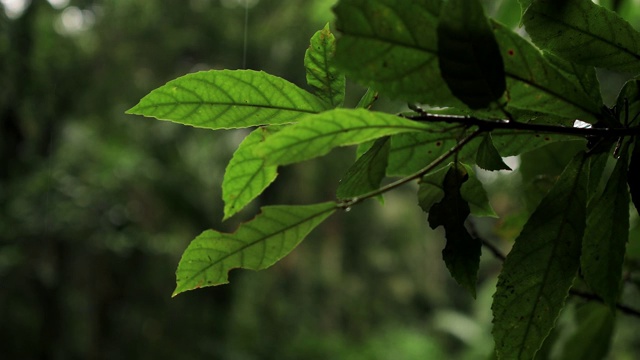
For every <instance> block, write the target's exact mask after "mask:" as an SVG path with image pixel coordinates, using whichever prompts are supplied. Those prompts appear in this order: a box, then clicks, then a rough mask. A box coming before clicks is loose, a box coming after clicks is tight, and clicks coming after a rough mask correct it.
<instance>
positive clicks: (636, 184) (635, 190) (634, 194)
mask: <svg viewBox="0 0 640 360" xmlns="http://www.w3.org/2000/svg"><path fill="white" fill-rule="evenodd" d="M627 182H628V183H629V192H630V193H631V200H632V201H633V205H634V206H635V207H636V211H638V212H639V213H640V137H638V136H636V139H635V142H634V145H633V152H632V153H631V161H630V162H629V174H628V175H627Z"/></svg>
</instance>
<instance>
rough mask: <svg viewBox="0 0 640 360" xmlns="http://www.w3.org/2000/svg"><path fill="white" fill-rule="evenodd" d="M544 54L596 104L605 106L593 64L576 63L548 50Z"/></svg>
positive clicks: (600, 106)
mask: <svg viewBox="0 0 640 360" xmlns="http://www.w3.org/2000/svg"><path fill="white" fill-rule="evenodd" d="M543 56H544V58H545V59H547V60H548V61H549V63H550V64H551V65H553V66H555V67H556V69H558V70H559V71H560V73H561V74H562V76H564V77H565V78H567V79H568V80H570V81H571V83H572V84H575V85H576V86H577V87H578V88H579V89H580V90H582V92H584V93H585V94H587V95H588V96H589V98H590V99H591V101H593V103H594V104H595V105H597V106H598V107H599V108H602V107H603V106H604V105H603V103H602V94H600V81H598V76H597V74H596V69H595V68H594V67H593V66H587V65H580V64H576V63H574V62H570V61H567V60H566V59H563V58H561V57H559V56H556V55H553V54H551V53H548V52H545V53H543Z"/></svg>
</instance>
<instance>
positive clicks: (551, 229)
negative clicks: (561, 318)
mask: <svg viewBox="0 0 640 360" xmlns="http://www.w3.org/2000/svg"><path fill="white" fill-rule="evenodd" d="M584 168H586V167H585V166H584V156H583V154H579V155H578V156H576V157H575V158H574V160H573V161H572V162H571V163H570V164H569V165H568V166H567V167H566V169H565V170H564V172H563V173H562V174H561V175H560V177H559V179H558V180H557V182H556V183H555V185H554V186H553V187H552V189H551V190H550V191H549V193H548V194H547V196H546V197H545V198H544V199H543V200H542V202H541V203H540V205H539V206H538V207H537V209H536V210H535V211H534V212H533V214H532V215H531V217H530V218H529V220H528V221H527V223H526V225H525V226H524V229H523V230H522V232H521V233H520V236H518V238H517V239H516V242H515V245H514V246H513V249H512V250H511V252H510V253H509V255H508V256H507V259H506V260H505V262H504V265H503V268H502V272H501V273H500V276H499V278H498V285H497V289H496V293H495V295H494V299H493V306H492V309H493V315H494V320H493V323H494V327H493V336H494V339H495V342H496V351H497V353H498V358H500V359H532V358H533V356H534V354H535V353H536V351H537V350H538V349H539V348H540V346H541V345H542V343H543V341H544V339H545V338H546V337H547V335H549V332H550V331H551V329H552V328H553V326H554V323H555V320H556V318H557V316H558V314H559V313H560V310H561V309H562V307H563V306H564V301H565V299H566V297H567V296H568V293H569V289H570V288H571V283H572V281H573V279H574V277H575V275H576V272H577V270H578V267H579V261H580V260H579V257H580V244H581V240H582V235H583V233H584V228H585V222H586V214H585V213H586V186H587V185H586V176H585V174H584V173H585V169H584Z"/></svg>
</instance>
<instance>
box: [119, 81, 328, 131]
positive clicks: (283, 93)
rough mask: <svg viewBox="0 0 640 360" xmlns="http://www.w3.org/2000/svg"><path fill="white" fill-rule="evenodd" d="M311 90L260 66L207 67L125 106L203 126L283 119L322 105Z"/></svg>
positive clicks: (242, 125) (245, 124) (324, 106)
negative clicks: (239, 67)
mask: <svg viewBox="0 0 640 360" xmlns="http://www.w3.org/2000/svg"><path fill="white" fill-rule="evenodd" d="M328 107H329V106H328V105H327V104H326V103H325V102H323V101H322V100H320V99H318V98H317V97H316V96H315V95H313V94H310V93H308V92H306V91H304V90H302V89H300V88H299V87H297V86H295V85H294V84H292V83H290V82H288V81H286V80H284V79H281V78H279V77H276V76H273V75H269V74H267V73H264V72H262V71H259V72H258V71H252V70H211V71H202V72H197V73H193V74H188V75H185V76H182V77H179V78H177V79H175V80H172V81H169V82H168V83H167V84H166V85H163V86H161V87H159V88H157V89H155V90H153V91H152V92H151V93H149V94H148V95H147V96H145V97H144V98H142V100H140V102H139V103H138V104H137V105H136V106H134V107H133V108H131V109H129V110H128V111H127V113H128V114H137V115H144V116H149V117H155V118H157V119H160V120H169V121H173V122H177V123H180V124H185V125H191V126H194V127H200V128H207V129H233V128H245V127H250V126H258V125H269V124H271V125H276V124H287V123H292V122H295V121H298V120H299V119H300V118H301V117H303V116H305V115H307V114H313V113H318V112H321V111H324V110H326V109H328Z"/></svg>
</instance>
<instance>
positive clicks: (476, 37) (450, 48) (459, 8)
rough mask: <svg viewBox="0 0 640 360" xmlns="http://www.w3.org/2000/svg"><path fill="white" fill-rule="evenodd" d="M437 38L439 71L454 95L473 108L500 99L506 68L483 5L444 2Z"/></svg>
mask: <svg viewBox="0 0 640 360" xmlns="http://www.w3.org/2000/svg"><path fill="white" fill-rule="evenodd" d="M437 35H438V56H439V59H438V60H439V65H440V72H441V74H442V77H443V78H444V81H445V82H446V83H447V85H448V87H449V89H450V90H451V92H452V93H453V95H455V96H456V97H457V98H458V99H460V100H462V102H464V103H465V104H467V105H468V106H469V107H470V108H472V109H480V108H485V107H487V106H489V104H491V103H492V102H493V101H495V100H498V99H499V98H500V97H501V96H502V94H503V93H504V91H505V89H506V83H505V77H504V76H505V75H504V65H503V63H502V56H501V54H500V48H499V47H498V43H497V42H496V39H495V37H494V35H493V30H492V29H491V27H490V26H489V22H488V20H487V18H486V17H485V15H484V11H483V9H482V5H481V4H480V2H479V1H478V0H449V1H447V2H445V3H444V5H443V8H442V9H441V11H440V19H439V22H438V27H437Z"/></svg>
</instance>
